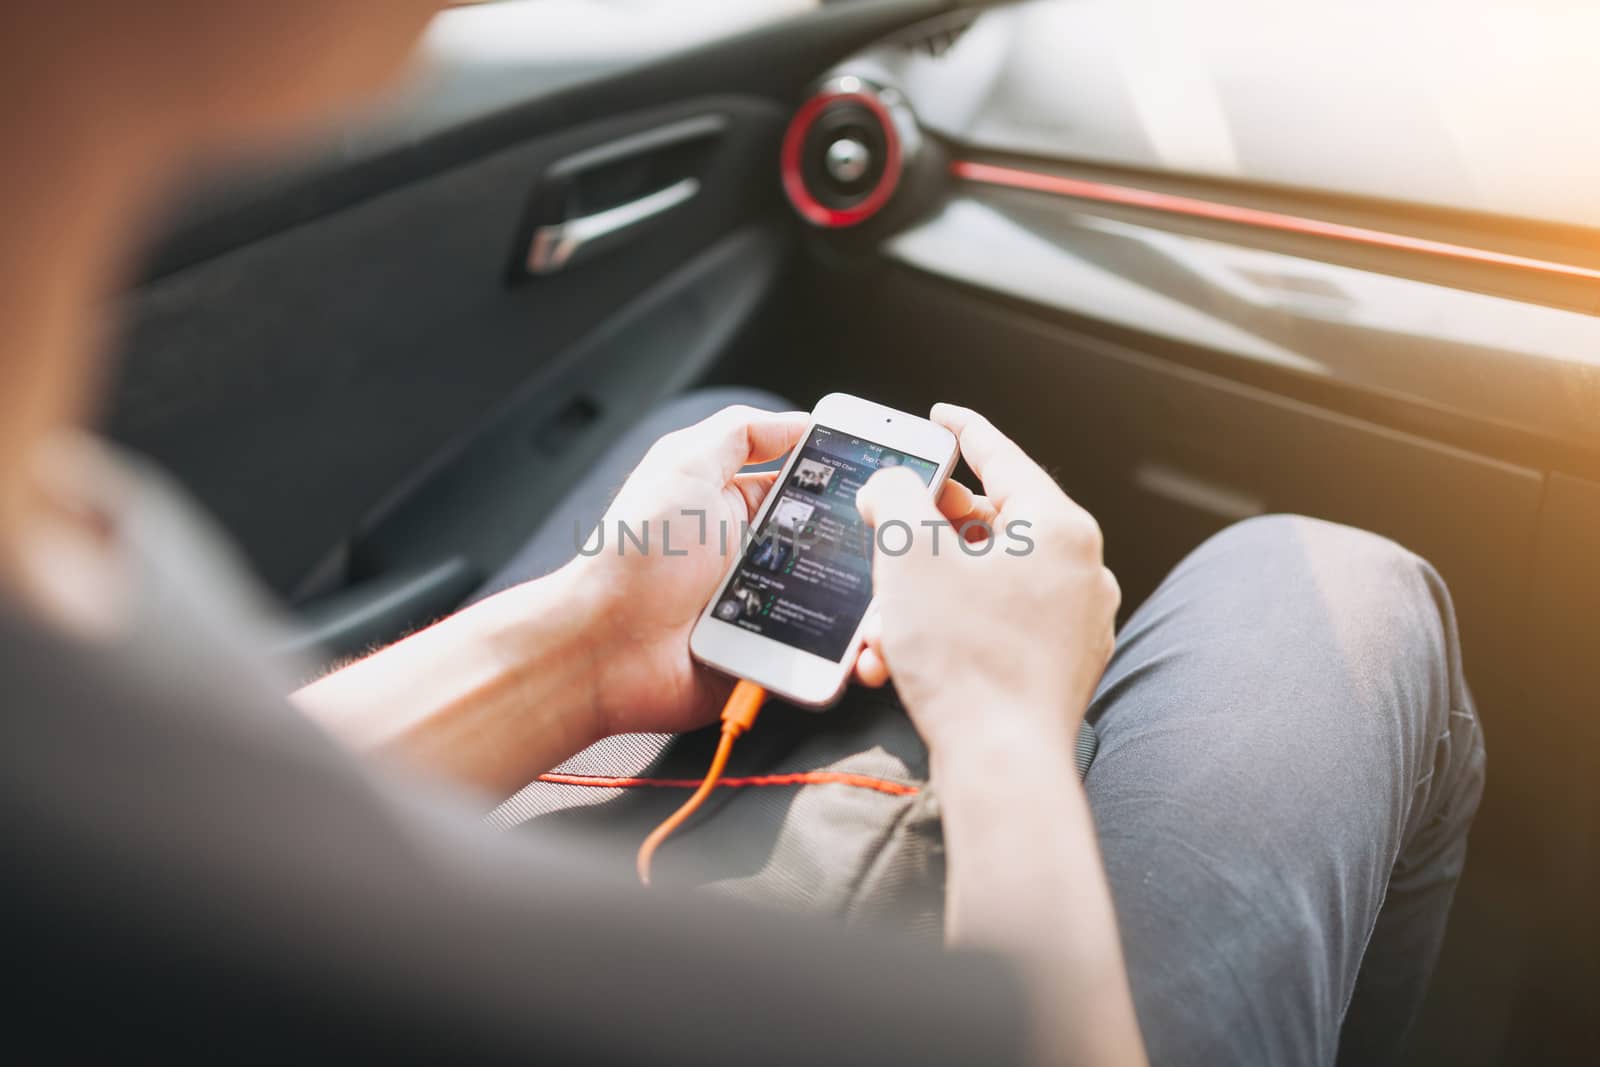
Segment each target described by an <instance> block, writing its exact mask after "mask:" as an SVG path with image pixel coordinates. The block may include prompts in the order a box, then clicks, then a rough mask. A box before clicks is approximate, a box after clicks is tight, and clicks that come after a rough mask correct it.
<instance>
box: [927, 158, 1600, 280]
mask: <svg viewBox="0 0 1600 1067" xmlns="http://www.w3.org/2000/svg"><path fill="white" fill-rule="evenodd" d="M950 173H951V174H952V175H953V176H955V177H957V178H960V179H962V180H964V181H969V182H979V183H981V184H984V185H1003V186H1006V187H1007V188H1011V189H1028V190H1031V191H1033V192H1038V193H1049V194H1051V195H1053V196H1065V197H1071V198H1073V199H1075V200H1093V201H1095V202H1097V203H1102V204H1121V205H1124V206H1127V207H1138V208H1146V209H1149V210H1151V211H1160V212H1164V213H1166V214H1168V215H1186V216H1188V217H1190V218H1199V219H1212V220H1215V221H1217V222H1231V223H1237V224H1239V225H1241V226H1254V227H1257V228H1260V229H1268V230H1278V231H1280V232H1283V233H1295V234H1301V235H1304V236H1307V237H1322V238H1327V239H1329V240H1334V241H1346V242H1350V243H1354V244H1361V245H1367V246H1369V247H1373V248H1386V249H1389V250H1392V251H1396V252H1415V253H1420V254H1422V255H1429V256H1438V257H1443V258H1445V259H1454V260H1460V261H1462V262H1467V263H1477V264H1483V265H1488V266H1494V267H1511V268H1514V269H1517V270H1526V271H1536V272H1538V273H1541V274H1555V275H1560V276H1561V277H1564V278H1578V279H1582V280H1583V281H1591V282H1592V281H1600V270H1594V269H1591V268H1589V267H1577V266H1573V265H1572V264H1570V263H1556V262H1553V261H1551V260H1546V259H1531V258H1529V257H1527V256H1514V255H1510V254H1508V253H1505V252H1491V251H1489V250H1488V249H1484V248H1471V247H1468V246H1466V245H1457V244H1450V243H1448V242H1446V241H1430V240H1427V239H1425V238H1421V237H1407V236H1405V235H1404V234H1398V233H1387V232H1385V231H1383V230H1369V229H1366V228H1364V227H1361V226H1346V225H1344V224H1342V223H1337V222H1325V221H1323V220H1321V219H1308V218H1304V217H1301V216H1299V215H1283V214H1280V213H1278V212H1276V211H1260V210H1258V209H1256V208H1248V207H1239V206H1238V205H1236V204H1223V203H1218V202H1217V201H1214V200H1197V199H1195V198H1194V197H1189V196H1175V195H1173V194H1170V193H1157V192H1153V191H1151V190H1149V189H1136V188H1133V187H1132V186H1127V185H1111V184H1108V183H1106V182H1094V181H1085V180H1084V179H1081V178H1066V177H1062V176H1061V175H1058V174H1040V173H1038V172H1037V171H1031V170H1019V169H1017V168H1016V167H1000V166H995V165H994V164H991V163H976V162H972V161H970V160H956V161H955V162H953V163H951V164H950Z"/></svg>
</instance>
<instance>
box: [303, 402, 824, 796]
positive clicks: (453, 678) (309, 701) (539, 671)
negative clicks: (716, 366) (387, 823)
mask: <svg viewBox="0 0 1600 1067" xmlns="http://www.w3.org/2000/svg"><path fill="white" fill-rule="evenodd" d="M806 424H807V419H806V416H805V415H803V414H800V413H798V412H789V413H784V414H776V413H773V412H766V411H758V410H756V409H754V408H749V407H730V408H727V409H725V410H723V411H721V412H719V413H717V414H716V415H713V416H712V417H711V418H709V419H706V420H704V421H703V422H700V423H697V424H696V425H694V426H690V427H688V428H686V429H683V430H679V431H677V432H676V433H671V434H668V435H667V436H666V437H664V438H662V439H661V440H660V441H658V442H657V443H656V445H655V447H653V448H652V449H651V450H650V452H649V454H648V455H646V456H645V458H644V460H643V461H642V462H640V464H639V466H638V468H637V469H635V470H634V472H633V474H632V475H630V476H629V478H628V480H627V482H626V483H625V484H624V485H623V486H622V489H621V491H620V492H619V493H618V494H617V497H616V499H615V500H614V501H613V502H612V506H611V509H610V510H609V511H608V512H607V513H606V517H605V518H604V519H603V520H602V526H601V532H600V534H599V537H600V542H599V543H600V545H601V548H600V550H599V551H598V552H596V553H594V554H592V555H582V556H580V557H579V558H578V559H575V560H574V561H573V562H572V563H570V564H568V565H567V566H566V567H563V568H562V569H561V570H559V571H557V572H556V573H555V574H552V575H549V576H548V577H545V578H541V579H539V580H538V581H534V582H529V583H526V584H524V585H520V586H517V587H515V588H512V589H509V590H507V591H506V592H503V593H501V594H499V595H498V596H495V597H492V598H490V599H488V600H485V601H483V602H482V603H479V604H476V605H474V606H472V607H470V608H468V609H466V610H465V611H462V612H460V613H458V614H456V615H454V616H452V617H450V618H448V619H445V620H444V621H442V622H439V623H436V624H435V625H433V626H431V627H429V628H428V629H426V630H423V631H421V632H419V633H416V634H413V635H412V636H410V637H408V638H406V639H405V640H403V641H400V642H399V643H397V644H395V645H392V646H390V647H389V648H386V649H384V650H383V651H381V652H378V653H375V654H374V655H372V656H370V657H368V658H367V659H364V660H361V661H360V662H357V663H355V664H352V665H351V666H348V667H345V668H344V669H342V670H339V671H336V672H334V673H332V674H330V675H328V676H327V677H325V678H323V679H321V680H320V681H317V682H314V683H313V684H311V685H308V686H306V687H305V688H304V689H302V690H300V691H299V692H298V693H296V694H295V695H294V701H295V703H296V704H298V705H299V706H300V707H301V708H303V709H304V710H305V711H306V713H307V714H308V715H309V716H310V717H311V718H312V719H314V720H315V721H317V722H318V723H320V724H322V726H323V727H324V728H326V729H327V730H328V731H329V732H330V733H332V734H333V735H334V736H336V737H338V738H340V739H341V740H343V741H345V742H346V743H347V744H349V745H350V746H351V747H352V748H355V749H357V750H359V751H364V752H376V753H380V754H383V755H388V756H392V757H395V758H397V759H399V760H400V761H401V762H404V763H407V764H410V765H411V766H413V767H415V768H417V769H420V770H422V771H424V772H425V773H428V774H432V775H436V776H440V777H445V778H448V779H451V780H454V781H457V782H460V783H463V784H466V785H469V786H472V787H474V788H476V789H478V790H481V791H485V792H488V793H490V794H492V795H494V796H497V797H503V796H506V795H509V794H510V793H511V792H513V791H515V790H517V789H520V788H522V787H523V786H524V785H527V784H528V783H529V782H530V781H532V780H533V779H534V778H535V777H536V776H537V775H539V774H540V773H542V772H544V771H547V770H549V769H550V768H551V767H553V766H555V765H556V764H558V763H560V762H561V761H562V760H564V759H566V758H567V757H568V756H570V755H572V754H573V753H575V752H577V751H579V750H580V749H582V748H584V747H585V746H587V745H589V744H591V743H592V742H594V741H597V740H599V739H600V738H601V737H605V736H609V735H611V734H618V733H631V732H664V733H677V732H682V731H687V730H693V729H696V728H698V727H700V726H704V725H706V724H707V723H710V722H712V721H714V720H715V719H716V715H717V712H718V710H719V709H720V708H721V706H722V702H723V700H724V699H725V698H726V697H727V694H728V691H729V689H731V687H732V682H731V680H729V679H726V678H721V677H718V676H716V675H715V674H713V673H712V672H710V671H707V670H705V669H704V668H702V667H699V666H698V665H696V664H695V663H694V661H693V660H692V659H691V658H690V656H689V631H690V629H691V628H692V627H693V626H694V623H695V622H696V620H697V619H698V618H699V615H700V611H701V609H702V608H703V607H705V603H706V601H707V599H709V598H710V596H711V593H712V591H713V590H714V589H715V588H716V584H717V582H718V581H719V580H720V579H721V577H722V575H723V574H724V573H725V572H726V570H727V566H728V563H729V562H730V560H729V558H728V556H727V555H726V554H725V552H724V547H725V546H726V549H727V551H737V546H739V545H740V544H741V540H740V536H739V531H740V529H741V525H742V524H744V523H747V522H749V520H750V518H751V516H752V515H753V514H754V513H755V510H756V508H757V507H758V506H759V505H760V502H761V499H762V497H763V496H764V495H765V494H766V492H767V490H768V489H769V488H770V487H771V485H772V482H773V479H774V477H775V475H773V474H771V473H770V472H769V473H763V474H754V473H750V474H747V473H741V469H742V468H743V467H744V466H745V465H747V464H750V463H760V462H764V461H766V460H770V459H775V458H777V457H778V456H781V455H783V454H784V453H785V452H787V451H789V449H791V448H792V447H794V445H795V444H796V443H797V442H798V440H799V438H800V436H801V434H803V433H804V432H805V427H806ZM623 524H625V525H626V526H627V527H628V529H629V530H631V531H634V532H635V533H636V534H637V533H639V532H641V531H648V532H647V533H646V534H645V537H644V543H645V544H646V545H648V546H649V547H648V548H643V549H641V548H639V547H638V546H637V545H629V544H625V543H624V542H623V541H622V540H621V538H620V537H619V535H618V529H619V526H621V525H623ZM586 533H588V531H575V534H586ZM591 543H592V542H591V541H590V540H586V541H585V544H591ZM669 546H670V547H669Z"/></svg>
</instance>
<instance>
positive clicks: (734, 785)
mask: <svg viewBox="0 0 1600 1067" xmlns="http://www.w3.org/2000/svg"><path fill="white" fill-rule="evenodd" d="M539 781H541V782H547V783H549V784H550V785H577V786H584V787H587V788H589V789H698V788H699V787H700V779H698V778H613V777H610V776H607V775H599V774H541V775H539ZM782 785H848V786H853V787H854V788H856V789H870V790H872V791H873V792H876V793H888V794H889V795H891V796H897V797H911V796H916V795H917V794H918V793H920V792H922V790H921V789H920V788H918V787H917V786H914V785H907V784H906V783H904V782H891V781H889V780H888V779H886V778H873V777H871V776H869V775H865V774H847V773H845V772H844V771H803V772H800V773H797V774H758V775H753V776H751V777H748V778H723V779H721V780H719V781H718V782H717V788H718V789H759V788H764V787H768V786H782Z"/></svg>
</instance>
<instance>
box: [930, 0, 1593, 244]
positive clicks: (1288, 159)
mask: <svg viewBox="0 0 1600 1067" xmlns="http://www.w3.org/2000/svg"><path fill="white" fill-rule="evenodd" d="M1596 40H1600V5H1596V4H1586V3H1580V2H1577V0H1538V2H1535V0H1342V2H1338V3H1329V2H1328V0H1209V2H1207V3H1194V2H1193V0H1137V2H1134V0H1034V2H1031V3H1025V4H1021V5H1017V6H1015V7H1008V8H1000V9H996V10H993V11H990V12H987V13H985V14H983V15H982V16H981V17H979V18H978V20H977V21H976V22H975V23H974V24H973V25H972V26H971V27H969V28H968V29H967V31H966V32H965V33H963V34H962V35H961V36H960V39H959V40H957V41H955V42H954V44H953V46H952V47H950V48H948V49H947V50H944V51H941V52H939V53H938V54H929V53H927V52H922V53H917V52H912V53H908V54H907V55H906V56H905V57H904V58H903V60H902V63H903V66H904V69H903V70H901V71H900V72H898V75H899V81H900V83H901V84H902V85H905V86H906V87H907V88H908V89H911V90H912V91H913V92H912V95H913V99H914V100H915V102H916V104H917V107H918V111H919V113H920V114H921V116H922V118H923V120H924V122H926V123H928V124H929V125H932V126H934V127H935V128H937V129H939V130H941V132H944V133H947V134H948V135H950V136H952V137H955V138H957V139H959V140H960V141H962V142H964V143H966V144H968V145H971V146H975V147H980V148H988V149H993V150H997V151H1004V152H1015V153H1023V154H1027V155H1033V156H1044V157H1054V158H1058V159H1062V160H1072V161H1081V162H1086V163H1100V164H1111V165H1115V166H1125V167H1137V168H1142V169H1150V170H1169V171H1177V172H1184V173H1189V174H1194V175H1200V176H1205V177H1214V178H1242V179H1246V180H1250V181H1256V182H1266V183H1271V184H1276V185H1283V186H1294V187H1301V188H1306V189H1312V190H1319V191H1327V192H1335V193H1345V194H1353V195H1359V196H1370V197H1380V198H1384V199H1392V200H1409V201H1415V202H1419V203H1424V204H1429V205H1437V206H1441V207H1450V208H1462V209H1467V210H1477V211H1489V212H1494V213H1498V214H1505V215H1520V216H1525V217H1529V218H1537V219H1547V220H1552V221H1557V222H1565V223H1575V224H1580V225H1586V226H1595V225H1600V200H1597V199H1596V198H1595V196H1594V195H1593V189H1594V186H1595V183H1596V179H1597V178H1600V127H1597V125H1596V123H1595V120H1594V101H1595V100H1597V99H1600V63H1596V62H1595V61H1594V42H1595V41H1596Z"/></svg>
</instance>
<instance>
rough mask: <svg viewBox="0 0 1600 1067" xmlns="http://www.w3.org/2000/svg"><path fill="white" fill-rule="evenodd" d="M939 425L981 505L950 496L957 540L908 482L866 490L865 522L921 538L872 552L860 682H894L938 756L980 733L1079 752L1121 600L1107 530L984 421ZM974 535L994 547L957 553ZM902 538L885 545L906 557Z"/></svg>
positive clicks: (950, 413)
mask: <svg viewBox="0 0 1600 1067" xmlns="http://www.w3.org/2000/svg"><path fill="white" fill-rule="evenodd" d="M931 417H932V419H933V421H935V422H937V423H939V424H941V425H943V426H945V427H946V428H948V429H949V430H950V431H951V432H952V433H954V434H955V435H956V437H957V438H958V439H959V441H960V443H961V454H962V455H963V456H964V457H965V458H966V461H967V463H968V465H969V466H971V467H972V469H973V471H975V472H976V473H977V475H978V477H979V479H980V480H981V481H982V482H983V489H984V493H985V495H984V496H972V495H971V494H966V495H967V496H969V497H970V500H966V501H961V502H958V503H956V504H955V506H952V500H951V497H952V495H961V494H962V493H963V492H964V491H963V490H961V489H960V487H958V486H954V485H951V486H947V487H946V489H945V491H944V494H943V496H942V498H941V504H942V505H943V511H944V513H945V514H953V515H957V516H959V517H958V518H956V519H954V520H951V521H952V522H953V524H954V526H955V527H956V529H951V528H950V527H949V525H948V524H946V520H945V519H944V517H943V515H941V512H940V509H939V508H936V507H935V506H934V502H933V500H931V499H930V498H929V496H928V492H927V489H926V488H925V487H924V486H923V485H922V483H921V482H920V481H919V480H918V479H917V478H916V476H915V475H913V474H911V473H910V472H909V471H906V470H903V469H901V470H885V471H882V472H880V473H878V474H877V475H875V476H873V478H872V479H871V481H869V482H868V483H867V484H866V485H865V486H863V487H862V489H861V492H860V494H859V495H858V498H857V503H858V506H859V507H860V510H861V513H862V515H863V517H865V519H866V521H867V522H869V523H870V524H872V526H874V527H875V528H877V527H882V526H883V525H884V524H885V523H888V522H892V521H894V520H899V521H900V522H903V523H905V524H906V526H908V527H909V528H910V530H911V532H912V534H913V535H914V536H912V537H911V538H910V542H911V544H910V547H909V549H908V550H907V551H906V552H904V553H903V554H900V555H890V554H889V553H888V552H885V551H882V550H880V551H878V552H877V553H875V555H874V559H873V567H872V577H873V585H874V589H875V592H876V597H877V600H876V618H875V619H874V620H873V621H872V622H871V623H870V624H869V627H868V638H867V640H868V648H867V652H866V653H865V654H864V656H863V660H864V662H863V664H862V667H861V670H860V672H859V673H860V674H861V676H862V678H863V680H865V681H867V682H869V683H872V682H880V683H881V681H883V680H884V678H883V676H884V675H885V674H887V675H890V676H892V677H893V679H894V681H895V685H896V687H897V689H898V690H899V692H900V696H901V698H902V700H903V701H904V702H905V704H906V708H907V710H908V711H909V712H910V714H911V716H912V719H913V720H914V721H915V722H916V724H917V728H918V729H919V731H921V733H922V735H923V738H924V740H925V741H927V743H928V747H929V749H930V750H932V751H933V752H934V753H935V754H936V755H937V754H938V753H939V752H940V751H941V750H945V749H947V748H948V747H949V746H953V745H954V746H960V745H964V744H965V743H966V742H967V741H968V740H971V739H974V738H975V736H976V735H975V732H976V734H981V735H983V736H984V737H986V738H988V739H989V740H991V741H992V740H996V739H997V738H996V734H997V733H998V734H1001V735H1005V736H1004V739H1005V740H1012V739H1015V740H1017V741H1019V742H1022V743H1024V744H1029V745H1039V744H1047V743H1049V739H1050V738H1052V737H1054V738H1057V739H1060V740H1061V743H1062V744H1064V745H1065V746H1066V751H1069V752H1070V751H1071V745H1072V742H1073V739H1074V737H1075V736H1076V733H1077V728H1078V724H1079V722H1080V721H1081V720H1082V718H1083V714H1084V712H1085V710H1086V709H1087V708H1088V705H1089V700H1090V697H1091V696H1092V695H1093V693H1094V688H1095V686H1096V684H1098V682H1099V680H1100V675H1101V673H1102V672H1103V671H1104V670H1105V666H1106V662H1107V661H1108V659H1109V658H1110V655H1111V650H1112V643H1113V627H1114V624H1115V617H1116V612H1117V606H1118V604H1119V603H1120V599H1121V593H1120V591H1119V590H1118V587H1117V582H1116V579H1115V578H1114V577H1112V575H1111V572H1110V571H1108V570H1106V568H1105V566H1104V564H1103V562H1102V555H1101V538H1100V527H1099V525H1098V524H1097V523H1096V522H1095V520H1094V518H1093V517H1092V516H1091V515H1090V514H1089V513H1088V512H1086V511H1085V510H1084V509H1083V508H1081V507H1079V506H1078V505H1077V504H1075V503H1074V502H1073V501H1072V500H1071V499H1069V498H1068V497H1067V495H1066V494H1065V493H1063V492H1062V491H1061V489H1060V488H1059V487H1058V486H1057V485H1056V483H1055V481H1054V480H1053V479H1052V478H1051V477H1050V475H1049V474H1047V473H1046V472H1045V471H1044V470H1043V469H1042V468H1041V467H1040V466H1039V465H1038V464H1036V463H1035V462H1034V461H1033V460H1031V459H1029V458H1028V456H1027V455H1026V454H1025V453H1024V452H1023V451H1022V450H1021V449H1020V448H1018V447H1017V446H1016V445H1015V444H1014V443H1013V442H1012V441H1011V440H1010V439H1009V438H1007V437H1006V436H1005V435H1004V434H1002V433H1001V432H1000V431H999V430H997V429H995V427H994V425H993V424H991V423H990V422H989V420H987V419H985V418H984V417H983V416H982V415H979V414H978V413H977V412H974V411H970V410H968V409H966V408H960V407H954V406H952V405H949V404H937V405H935V406H934V408H933V412H932V415H931ZM963 505H964V506H963ZM941 524H943V525H944V528H937V527H938V526H939V525H941ZM978 524H986V525H987V527H988V528H989V529H992V530H993V532H994V536H993V537H992V538H990V539H989V543H988V545H987V547H986V548H985V546H983V545H981V544H971V543H968V544H965V545H963V544H961V543H958V541H959V536H958V533H957V530H958V529H960V528H962V527H966V528H967V529H968V531H969V532H968V536H969V537H972V536H977V535H978V534H979V532H980V531H981V529H982V527H981V526H980V525H978ZM902 534H903V531H900V530H895V531H893V532H889V533H886V534H885V536H884V543H885V544H888V545H892V546H894V547H895V548H898V547H899V546H900V545H901V544H902V543H903V542H904V541H905V540H906V538H905V537H904V536H902ZM1030 542H1031V545H1030ZM980 553H981V554H980Z"/></svg>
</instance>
